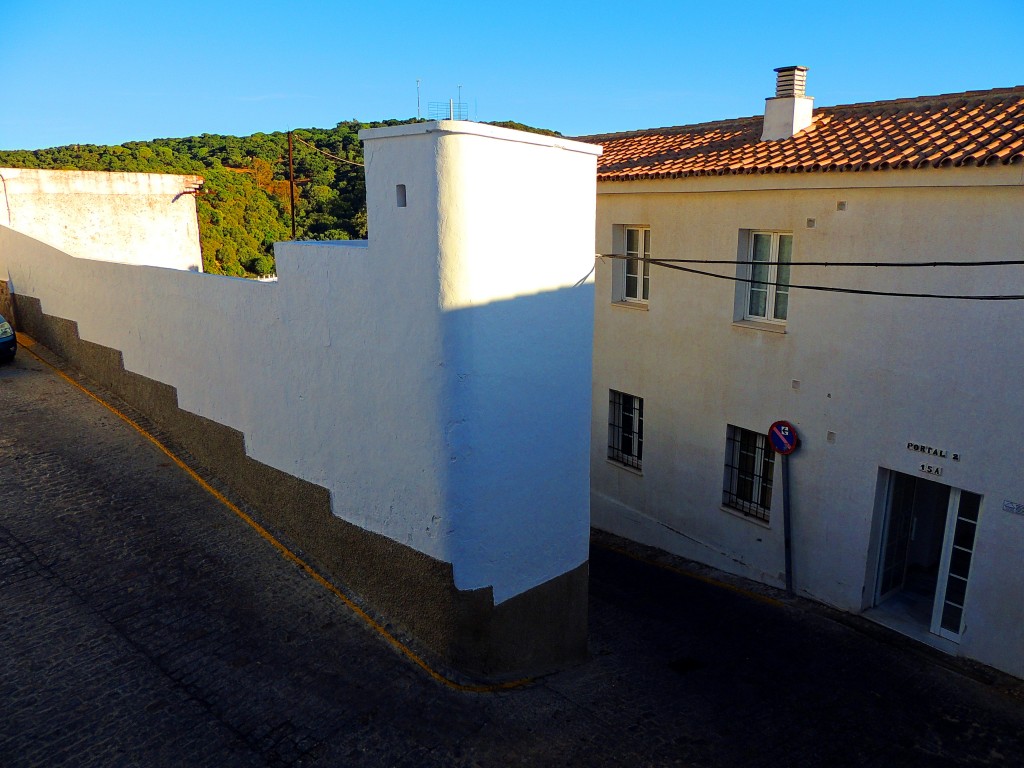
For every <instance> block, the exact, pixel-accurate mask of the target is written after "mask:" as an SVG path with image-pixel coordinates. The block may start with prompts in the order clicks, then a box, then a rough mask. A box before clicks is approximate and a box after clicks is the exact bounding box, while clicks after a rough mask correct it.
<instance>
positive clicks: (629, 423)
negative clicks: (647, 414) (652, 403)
mask: <svg viewBox="0 0 1024 768" xmlns="http://www.w3.org/2000/svg"><path fill="white" fill-rule="evenodd" d="M643 454H644V400H643V398H642V397H634V396H633V395H627V394H626V393H625V392H616V391H615V390H614V389H613V390H610V392H609V404H608V458H609V459H612V460H613V461H617V462H619V463H620V464H625V465H626V466H627V467H633V468H634V469H640V462H641V460H642V459H643Z"/></svg>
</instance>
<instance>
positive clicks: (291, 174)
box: [288, 131, 295, 240]
mask: <svg viewBox="0 0 1024 768" xmlns="http://www.w3.org/2000/svg"><path fill="white" fill-rule="evenodd" d="M292 155H293V149H292V132H291V131H288V191H289V192H290V193H291V199H292V205H291V208H292V240H294V239H295V165H294V164H293V162H292Z"/></svg>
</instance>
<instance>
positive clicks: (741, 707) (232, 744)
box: [0, 347, 1024, 768]
mask: <svg viewBox="0 0 1024 768" xmlns="http://www.w3.org/2000/svg"><path fill="white" fill-rule="evenodd" d="M33 349H34V350H35V351H38V352H39V354H40V355H42V356H43V357H44V358H46V359H48V360H51V361H52V362H54V363H56V364H58V365H59V364H60V361H59V360H57V359H56V358H53V357H51V356H50V355H49V353H48V352H47V351H46V350H44V349H42V348H39V347H34V348H33ZM71 375H72V377H73V378H77V377H75V375H74V374H71ZM82 383H83V384H84V385H85V386H86V387H87V388H92V389H93V391H95V392H96V393H97V394H98V395H99V396H100V397H102V398H103V399H104V400H107V401H108V402H113V403H114V405H115V406H116V407H118V408H123V406H122V405H120V404H118V403H116V402H115V401H113V399H112V398H111V397H110V396H109V395H107V394H106V393H104V392H102V391H101V390H98V389H95V388H94V387H91V385H89V383H88V382H85V381H83V382H82ZM128 415H129V416H131V418H133V419H136V420H138V421H139V422H140V423H142V424H143V426H145V427H147V429H153V428H152V425H148V424H147V423H146V422H145V420H144V419H143V418H142V417H141V416H140V415H138V414H135V413H132V412H130V411H128ZM0 419H2V422H0V423H2V424H3V428H2V430H0V478H2V484H0V609H2V612H3V621H2V623H0V654H2V659H3V664H2V667H0V764H2V765H3V766H6V767H7V768H15V767H16V766H60V765H67V766H76V767H77V766H83V767H84V766H149V767H152V766H179V765H187V766H218V767H219V766H293V765H294V766H299V765H302V766H360V765H366V766H409V767H410V768H411V767H413V766H416V767H417V768H419V767H421V766H509V765H530V766H535V765H540V766H613V765H615V766H671V765H678V766H723V767H724V766H745V767H746V768H755V767H758V766H761V767H764V768H768V767H769V766H777V767H779V768H783V767H785V768H789V767H791V766H933V765H964V766H967V765H971V766H977V765H1005V766H1021V765H1024V696H1022V690H1024V688H1022V684H1021V682H1020V681H1017V680H1014V679H1012V678H1008V677H1006V676H1003V675H1000V674H998V673H996V672H993V671H992V670H989V669H987V668H983V667H978V666H975V665H970V664H967V663H964V662H961V661H958V660H956V659H952V658H949V657H945V656H942V655H941V654H938V653H937V652H933V651H931V650H928V649H925V648H922V647H920V646H917V645H915V644H913V643H910V642H909V641H905V640H902V639H901V638H899V637H897V636H895V635H893V634H891V633H890V632H888V631H887V630H883V629H881V628H877V627H874V626H873V625H869V624H866V623H865V622H863V621H862V620H860V619H859V618H856V617H846V616H842V615H840V614H838V613H835V612H833V611H831V610H829V609H826V608H823V607H821V606H817V605H815V604H812V603H809V602H807V601H803V600H799V599H795V598H787V597H785V596H784V595H781V594H779V593H777V592H776V591H774V590H771V589H768V588H764V587H758V586H756V585H751V584H749V583H746V582H742V581H740V580H737V579H732V578H728V577H725V576H723V575H721V574H714V573H711V572H709V571H707V570H706V569H702V568H698V567H696V566H692V565H690V564H688V563H686V562H684V561H680V560H677V559H674V558H670V557H668V556H665V555H659V554H657V553H653V552H650V551H647V550H644V549H643V548H640V547H637V546H634V545H629V544H627V543H625V542H622V541H619V540H615V539H612V538H611V537H608V536H596V537H595V543H594V546H593V548H592V558H591V599H590V651H591V658H590V659H589V660H588V661H587V662H585V663H583V664H581V665H578V666H576V667H573V668H571V669H566V670H563V671H560V672H558V673H556V674H553V675H549V676H547V677H544V678H542V679H539V680H535V681H532V682H530V683H529V684H527V685H525V686H524V687H522V688H518V689H515V690H508V691H502V692H497V693H467V692H463V691H458V690H453V689H452V688H449V687H446V686H445V685H442V684H441V683H439V682H437V681H435V680H434V679H432V678H431V677H430V676H429V675H427V674H426V673H425V672H424V671H423V670H421V669H420V668H419V667H417V666H416V665H415V664H413V663H411V662H410V661H409V660H408V659H407V658H406V657H404V656H403V655H401V654H400V653H398V652H397V651H395V650H394V649H393V648H392V647H391V646H390V645H389V644H388V643H387V642H385V641H384V640H383V639H382V638H381V637H380V636H379V635H378V634H377V633H375V632H374V631H373V630H372V629H371V628H369V627H368V626H367V625H366V624H365V623H364V622H363V621H362V620H361V619H360V618H359V617H358V616H356V615H355V614H354V613H353V612H352V611H351V610H350V609H349V608H348V607H347V606H346V605H345V604H344V603H343V602H342V601H341V600H339V599H338V598H337V597H336V596H335V595H334V594H332V593H331V592H330V591H328V590H327V589H325V588H324V587H323V586H322V585H321V584H319V583H317V582H316V581H315V580H314V579H312V578H310V576H309V575H308V574H307V573H306V572H305V571H303V570H302V569H301V568H299V567H298V566H297V565H295V563H293V562H291V561H289V560H287V559H286V558H284V557H283V556H282V555H281V553H280V552H279V551H278V550H277V549H275V548H274V547H273V546H271V544H269V543H268V542H267V541H266V540H265V539H263V538H261V537H260V536H259V535H258V533H257V532H256V531H254V530H253V528H252V527H250V526H249V525H247V524H246V523H245V522H244V521H242V520H241V519H240V518H239V517H238V516H236V515H235V514H234V513H232V512H231V511H230V510H229V509H228V508H227V507H225V506H224V505H223V504H221V503H220V502H219V501H217V500H216V499H215V498H214V497H213V496H211V495H210V494H209V493H207V492H206V491H205V490H204V489H203V488H201V487H200V486H199V485H198V484H197V483H196V482H195V481H194V480H193V479H192V478H190V477H189V476H188V475H187V474H185V473H184V472H183V471H182V470H181V469H180V468H179V467H178V466H177V465H176V464H174V463H173V462H172V461H170V460H169V459H168V457H167V456H166V455H165V454H164V453H162V452H161V451H160V450H159V449H158V448H157V447H156V446H155V445H154V444H153V443H152V442H150V441H149V440H147V439H146V438H145V437H144V436H143V435H141V434H140V433H139V432H137V431H135V430H134V429H133V428H132V427H130V426H129V425H128V424H126V423H125V422H124V421H123V420H122V419H120V418H118V417H117V416H116V415H115V414H114V413H112V412H111V411H110V410H108V409H106V408H105V407H103V405H101V404H100V403H98V402H96V401H95V400H93V399H92V398H90V397H89V396H88V395H87V394H86V393H85V392H83V391H81V390H79V389H76V388H75V387H73V386H72V385H71V384H69V383H68V382H67V381H65V380H63V379H61V378H59V377H58V376H57V374H56V373H55V372H54V371H53V370H52V369H51V368H49V367H48V366H47V365H46V364H44V363H43V362H40V360H38V359H36V358H35V357H33V355H32V354H31V353H30V351H29V350H28V349H22V350H19V354H18V359H17V361H16V362H15V363H14V364H12V365H10V366H4V367H0ZM153 431H154V432H156V434H157V436H158V437H160V434H159V432H158V430H155V429H153ZM183 458H184V459H185V460H186V463H188V457H187V456H186V457H183ZM196 469H199V471H200V473H201V474H204V476H205V472H204V471H203V470H201V469H200V468H196ZM211 482H214V483H215V481H213V479H212V478H211ZM695 576H696V577H695ZM709 577H711V578H714V579H716V580H720V581H722V582H725V583H724V584H723V583H713V582H712V581H709Z"/></svg>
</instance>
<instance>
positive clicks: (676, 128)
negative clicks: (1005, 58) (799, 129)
mask: <svg viewBox="0 0 1024 768" xmlns="http://www.w3.org/2000/svg"><path fill="white" fill-rule="evenodd" d="M1008 94H1020V95H1021V97H1022V98H1024V85H1012V86H1006V87H1002V88H989V89H987V90H973V91H960V92H954V93H941V94H934V95H930V96H929V95H924V96H902V97H899V98H895V99H881V100H879V101H860V102H852V103H849V104H834V105H831V106H822V107H815V108H814V115H815V116H816V117H817V116H819V115H825V114H829V113H832V112H834V111H838V110H843V111H846V110H853V109H858V110H859V109H869V108H871V109H882V108H885V107H889V106H904V105H910V104H915V105H917V104H920V105H922V106H923V105H927V104H931V103H939V102H945V101H953V100H967V99H969V100H978V101H984V100H988V99H990V98H996V97H999V96H1004V95H1008ZM763 119H764V115H750V116H748V117H733V118H725V119H722V120H711V121H708V122H704V123H688V124H685V125H667V126H662V127H660V128H637V129H634V130H631V131H611V132H608V133H594V134H587V135H584V136H572V137H567V138H572V139H574V140H575V141H585V142H590V143H599V141H601V140H608V139H627V138H632V137H634V136H650V135H676V134H680V133H688V132H693V133H704V132H705V131H707V130H709V129H711V128H715V127H717V126H723V125H730V126H737V125H740V124H744V123H747V122H750V121H761V120H763Z"/></svg>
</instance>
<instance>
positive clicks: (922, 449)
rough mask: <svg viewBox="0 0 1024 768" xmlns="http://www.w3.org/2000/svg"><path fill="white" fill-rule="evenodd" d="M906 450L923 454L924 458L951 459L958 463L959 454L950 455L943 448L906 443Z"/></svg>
mask: <svg viewBox="0 0 1024 768" xmlns="http://www.w3.org/2000/svg"><path fill="white" fill-rule="evenodd" d="M907 450H908V451H915V452H917V453H923V454H925V455H926V456H934V457H935V458H937V459H952V460H953V461H960V454H959V453H950V452H949V451H947V450H946V449H945V448H932V447H931V446H930V445H922V444H921V443H915V442H913V441H911V442H909V443H907Z"/></svg>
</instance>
